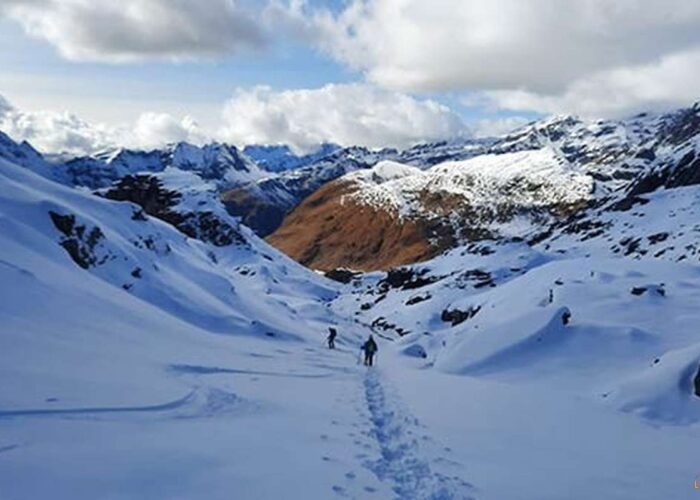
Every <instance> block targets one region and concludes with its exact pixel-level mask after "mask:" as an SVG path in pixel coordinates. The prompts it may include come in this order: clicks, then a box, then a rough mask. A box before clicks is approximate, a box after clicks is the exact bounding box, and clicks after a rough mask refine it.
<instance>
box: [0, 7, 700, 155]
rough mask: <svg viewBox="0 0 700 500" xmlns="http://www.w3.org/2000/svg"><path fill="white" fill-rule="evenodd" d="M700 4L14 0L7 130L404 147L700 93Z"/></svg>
mask: <svg viewBox="0 0 700 500" xmlns="http://www.w3.org/2000/svg"><path fill="white" fill-rule="evenodd" d="M699 28H700V2H698V1H697V0H568V1H567V2H561V1H558V0H430V1H427V0H347V1H343V0H332V1H322V0H307V1H304V0H237V1H234V0H121V1H120V2H114V1H111V0H1V1H0V68H2V69H1V70H0V130H2V131H4V132H6V133H8V134H9V135H10V136H12V137H13V138H15V139H18V140H28V141H29V142H31V143H32V144H33V145H35V146H36V147H37V148H39V149H40V150H42V151H45V152H52V153H57V152H69V153H73V154H85V153H93V152H96V151H98V150H100V149H104V148H108V147H114V146H128V147H141V148H151V147H158V146H161V145H163V144H165V143H167V142H175V141H180V140H187V141H190V142H194V143H203V142H208V141H211V140H218V141H226V142H231V143H234V144H238V145H245V144H249V143H267V144H277V143H284V144H289V145H291V146H292V147H293V148H294V149H295V150H297V151H299V152H301V151H310V150H313V149H314V148H315V147H317V146H318V145H319V144H320V143H323V142H334V143H338V144H341V145H351V144H360V145H366V146H369V147H383V146H393V147H405V146H408V145H411V144H413V143H416V142H421V141H428V140H436V139H443V138H445V139H449V138H454V137H464V136H470V135H492V134H498V133H503V132H505V131H507V130H509V129H512V128H515V127H517V126H521V125H523V124H524V123H527V122H528V121H531V120H534V119H537V118H539V117H542V116H546V115H550V114H575V115H579V116H581V117H584V118H592V119H593V118H621V117H624V116H629V115H632V114H635V113H637V112H641V111H664V110H668V109H672V108H675V107H682V106H687V105H690V104H692V103H693V102H695V101H696V100H697V99H698V91H697V84H696V82H697V81H698V77H700V29H699Z"/></svg>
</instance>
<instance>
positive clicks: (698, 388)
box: [693, 367, 700, 398]
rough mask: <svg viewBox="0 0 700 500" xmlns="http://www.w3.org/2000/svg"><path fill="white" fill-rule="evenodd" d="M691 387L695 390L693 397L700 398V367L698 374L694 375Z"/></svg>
mask: <svg viewBox="0 0 700 500" xmlns="http://www.w3.org/2000/svg"><path fill="white" fill-rule="evenodd" d="M693 385H694V388H695V395H696V396H697V397H699V398H700V367H698V373H697V374H696V375H695V380H693Z"/></svg>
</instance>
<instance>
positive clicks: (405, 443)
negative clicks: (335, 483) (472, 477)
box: [364, 369, 474, 500]
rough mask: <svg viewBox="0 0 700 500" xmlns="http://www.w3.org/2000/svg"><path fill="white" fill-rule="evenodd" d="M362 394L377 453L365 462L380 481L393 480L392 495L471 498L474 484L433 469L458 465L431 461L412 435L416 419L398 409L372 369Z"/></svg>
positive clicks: (423, 499)
mask: <svg viewBox="0 0 700 500" xmlns="http://www.w3.org/2000/svg"><path fill="white" fill-rule="evenodd" d="M364 397H365V400H366V404H367V408H368V410H369V414H370V422H371V429H370V435H371V436H372V437H373V438H374V439H375V440H376V443H377V445H378V447H379V450H380V454H381V457H380V458H379V459H378V460H375V461H371V460H370V461H367V462H366V464H365V465H366V467H368V468H369V469H370V470H371V471H372V472H374V474H375V475H376V476H377V477H378V478H379V479H380V480H381V481H390V482H391V483H393V488H392V489H393V491H394V493H395V494H396V498H398V499H401V500H473V497H472V496H471V493H472V492H473V490H474V487H473V486H472V485H471V484H470V483H468V482H466V481H464V480H463V479H461V478H460V477H459V476H456V475H453V476H448V475H446V474H443V473H440V472H437V471H436V470H435V469H436V465H437V463H444V464H448V465H453V466H454V465H457V466H459V464H457V463H456V462H454V461H452V460H450V459H448V458H444V457H436V459H435V460H434V461H433V462H432V463H431V460H430V459H429V458H428V457H427V456H426V455H425V454H424V453H423V450H421V449H420V447H419V444H418V441H417V440H416V438H415V437H414V431H416V430H418V426H419V423H418V420H417V419H416V418H415V417H414V416H412V415H410V414H409V413H407V412H406V411H404V410H402V408H401V405H400V404H399V403H398V401H397V399H398V398H397V396H395V395H394V396H393V397H389V396H387V392H386V391H385V388H384V384H383V383H382V380H381V377H380V376H379V372H378V371H377V370H376V369H370V370H368V371H367V374H366V376H365V378H364ZM423 440H424V441H425V442H426V443H427V442H428V441H429V438H428V437H427V436H424V437H423ZM445 450H446V449H445ZM460 468H461V466H460Z"/></svg>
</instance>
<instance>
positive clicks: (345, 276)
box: [324, 268, 360, 284]
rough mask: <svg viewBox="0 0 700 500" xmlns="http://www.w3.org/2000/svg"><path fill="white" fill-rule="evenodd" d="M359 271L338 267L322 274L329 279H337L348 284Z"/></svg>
mask: <svg viewBox="0 0 700 500" xmlns="http://www.w3.org/2000/svg"><path fill="white" fill-rule="evenodd" d="M359 275H360V273H358V272H355V271H350V270H349V269H344V268H338V269H331V270H330V271H327V272H326V273H325V274H324V276H325V277H326V278H328V279H331V280H333V281H337V282H339V283H344V284H348V283H350V282H351V281H352V280H354V279H355V278H356V277H358V276H359Z"/></svg>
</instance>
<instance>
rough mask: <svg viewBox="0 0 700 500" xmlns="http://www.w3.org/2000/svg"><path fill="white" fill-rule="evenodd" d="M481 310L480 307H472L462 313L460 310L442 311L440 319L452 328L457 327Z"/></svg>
mask: <svg viewBox="0 0 700 500" xmlns="http://www.w3.org/2000/svg"><path fill="white" fill-rule="evenodd" d="M480 310H481V306H476V307H472V306H469V309H467V310H466V311H462V310H460V309H451V310H448V309H444V310H443V311H442V314H441V315H440V319H442V321H445V322H449V323H452V326H457V325H459V324H460V323H464V322H465V321H466V320H468V319H471V318H473V317H474V316H476V315H477V313H478V312H479V311H480Z"/></svg>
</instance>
